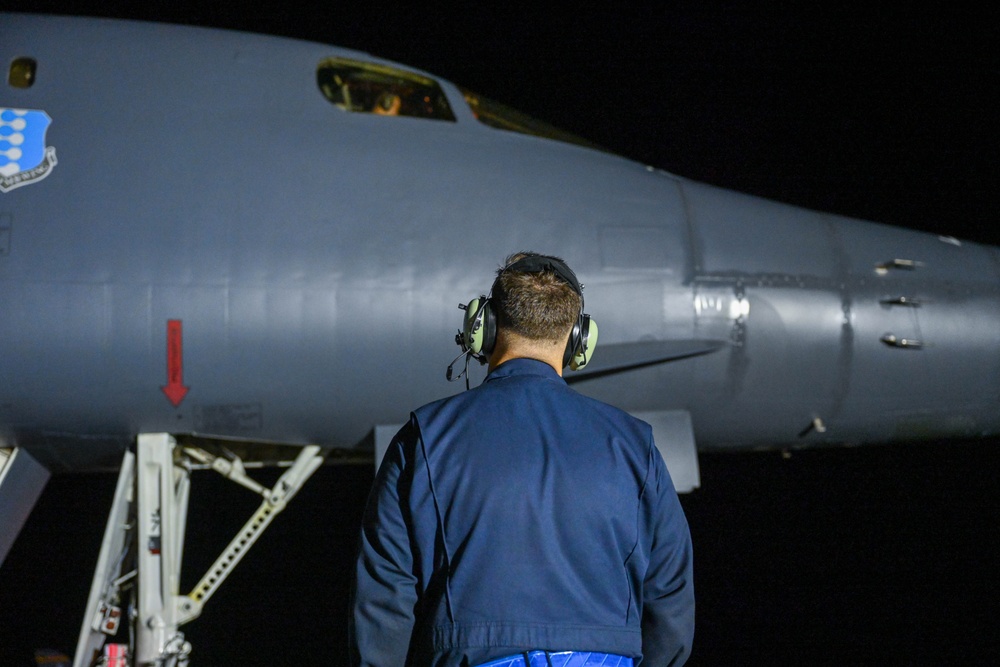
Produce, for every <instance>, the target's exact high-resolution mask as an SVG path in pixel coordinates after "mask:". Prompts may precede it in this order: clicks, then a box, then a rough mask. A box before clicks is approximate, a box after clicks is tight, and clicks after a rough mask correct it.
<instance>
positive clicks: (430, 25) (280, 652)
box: [0, 0, 1000, 665]
mask: <svg viewBox="0 0 1000 667" xmlns="http://www.w3.org/2000/svg"><path fill="white" fill-rule="evenodd" d="M339 4H340V3H332V2H331V3H323V4H320V3H313V4H311V5H308V6H297V5H289V6H288V7H287V8H283V9H278V8H277V5H272V6H265V5H260V8H258V9H247V8H243V7H240V6H238V5H235V4H234V3H190V2H156V3H137V2H125V1H119V2H115V1H108V2H103V3H101V4H100V8H99V9H97V8H95V7H96V4H95V3H93V1H92V0H91V2H83V1H81V2H68V1H64V2H59V1H57V0H53V1H50V2H45V1H38V2H25V1H21V0H7V2H5V3H4V7H5V9H10V10H16V11H32V12H40V11H42V12H49V13H66V14H74V13H76V14H79V13H82V14H88V15H103V16H114V17H122V18H140V19H148V20H161V21H169V22H174V23H188V24H196V25H205V26H214V27H225V28H235V29H243V30H251V31H255V32H265V33H271V34H279V35H285V36H290V37H297V38H303V39H309V40H313V41H319V42H325V43H330V44H337V45H341V46H346V47H350V48H355V49H359V50H362V51H367V52H369V53H373V54H376V55H379V56H382V57H386V58H390V59H393V60H396V61H398V62H401V63H404V64H407V65H411V66H413V67H417V68H420V69H424V70H427V71H430V72H433V73H435V74H438V75H440V76H442V77H443V78H446V79H449V80H452V81H454V82H456V83H458V84H460V85H462V86H464V87H467V88H470V89H472V90H475V91H477V92H480V93H482V94H483V95H486V96H488V97H491V98H493V99H496V100H498V101H501V102H503V103H506V104H508V105H509V106H512V107H514V108H517V109H520V110H522V111H524V112H526V113H528V114H530V115H533V116H536V117H538V118H540V119H543V120H546V121H549V122H551V123H553V124H554V125H557V126H559V127H562V128H565V129H567V130H570V131H573V132H575V133H577V134H579V135H582V136H584V137H586V138H588V139H590V140H592V141H594V142H595V143H598V144H600V145H603V146H605V147H607V148H609V149H611V150H614V151H616V152H619V153H621V154H623V155H625V156H627V157H631V158H633V159H635V160H638V161H640V162H643V163H648V164H651V165H654V166H656V167H659V168H663V169H665V170H667V171H670V172H672V173H676V174H678V175H681V176H685V177H688V178H692V179H695V180H700V181H705V182H708V183H712V184H715V185H719V186H723V187H727V188H732V189H736V190H740V191H744V192H749V193H751V194H756V195H761V196H765V197H769V198H773V199H777V200H781V201H785V202H789V203H793V204H798V205H802V206H806V207H810V208H815V209H820V210H824V211H830V212H834V213H840V214H845V215H850V216H856V217H859V218H864V219H869V220H876V221H879V222H885V223H889V224H894V225H900V226H906V227H912V228H916V229H921V230H926V231H931V232H934V233H939V234H945V235H952V236H956V237H959V238H962V239H968V240H973V241H979V242H984V243H993V244H996V243H1000V229H998V227H997V225H996V222H997V220H996V217H997V214H996V211H997V204H998V195H997V187H996V186H995V180H996V178H997V176H998V160H997V155H996V153H997V149H998V141H997V139H998V136H997V135H998V133H997V129H996V112H995V100H996V99H997V98H998V92H1000V90H998V88H1000V85H998V82H1000V77H998V76H997V74H996V73H997V71H998V65H1000V57H998V48H997V46H996V41H997V40H996V37H997V29H996V25H997V23H996V21H995V19H994V18H991V17H990V16H989V15H987V13H986V11H987V10H986V9H983V10H981V11H982V13H981V14H980V13H976V12H973V11H971V10H968V11H963V10H961V9H958V8H946V7H945V6H943V5H935V6H926V5H925V6H923V7H922V8H921V9H915V8H913V7H906V6H905V5H899V4H896V3H892V4H890V3H878V2H870V3H864V4H862V3H856V2H847V3H827V4H831V5H832V4H835V5H836V6H835V7H832V8H829V9H817V8H816V7H814V6H813V5H814V4H815V3H809V8H808V9H804V8H798V9H792V8H789V7H784V6H782V5H784V4H785V3H777V2H765V3H739V2H721V3H712V2H705V3H697V4H696V3H685V4H688V5H691V6H686V7H685V6H683V5H682V4H681V3H669V2H667V3H654V2H639V3H631V6H630V7H629V8H620V7H612V6H610V5H609V6H608V7H607V8H605V9H600V10H593V11H586V12H584V11H581V10H577V12H576V13H557V12H556V11H555V10H552V9H548V8H540V7H532V8H530V9H524V8H515V7H509V6H508V7H505V8H504V9H503V10H490V9H486V8H483V7H481V6H479V5H476V4H473V3H465V4H463V5H462V7H463V9H461V10H457V11H452V12H446V11H444V10H439V9H434V10H432V9H430V8H428V7H425V6H421V5H418V4H414V5H412V6H407V7H403V6H396V5H394V4H392V3H377V2H371V3H356V4H355V5H354V6H350V7H342V6H339ZM788 4H791V3H788ZM998 444H1000V442H998V441H986V442H984V441H974V442H931V443H918V444H899V445H891V446H881V447H872V448H843V449H831V450H822V451H796V452H793V453H791V454H790V455H787V456H785V455H782V453H781V452H755V453H738V454H707V455H703V456H702V459H701V464H702V485H703V488H702V489H700V490H699V491H697V492H695V493H694V494H691V495H689V496H685V497H684V498H683V503H684V507H685V510H686V511H687V513H688V519H689V522H690V523H691V528H692V533H693V535H694V540H695V550H696V558H697V561H696V577H697V579H696V586H697V590H698V595H699V603H698V604H699V607H698V634H697V637H696V646H695V651H694V655H693V657H692V659H691V661H690V663H689V664H692V665H738V664H751V663H752V664H758V663H763V664H779V665H803V664H809V665H813V664H864V665H868V664H871V665H876V664H878V665H882V664H907V665H930V664H959V663H960V664H997V662H998V660H1000V640H998V639H997V634H996V620H995V619H996V618H997V617H998V616H1000V614H998V612H1000V603H998V599H1000V583H998V582H1000V577H998V576H997V574H996V566H997V564H998V562H1000V561H998V557H997V553H998V547H1000V535H998V531H1000V528H998V519H1000V488H998V486H1000V485H998V484H997V482H996V481H995V477H996V473H995V471H996V470H997V467H998V466H997V463H998V457H997V453H996V451H995V448H996V446H997V445H998ZM317 477H318V479H317V480H315V483H313V484H310V485H307V487H306V488H305V489H304V490H303V491H302V493H301V494H300V495H299V496H298V497H297V498H296V500H295V502H294V503H293V505H292V507H291V508H290V509H289V510H288V511H287V512H286V514H284V515H282V516H281V517H279V518H278V520H277V521H276V523H275V525H274V527H273V528H272V529H271V530H269V531H268V533H267V534H265V535H264V537H263V538H262V540H261V543H260V544H259V545H258V546H257V547H255V552H253V553H251V554H250V555H249V556H248V557H247V559H246V560H245V561H244V563H243V564H241V566H240V568H238V570H237V572H236V573H235V574H234V575H233V576H232V577H231V578H230V580H229V581H227V583H226V585H225V586H224V587H223V590H222V591H220V592H219V593H218V594H217V596H216V597H215V598H214V599H213V600H212V601H211V604H210V607H209V609H208V610H206V613H205V615H204V616H203V617H202V618H201V619H199V620H197V621H195V622H194V623H192V624H191V625H190V626H188V627H187V628H185V632H186V633H187V635H188V638H189V639H190V640H191V641H192V643H194V647H195V652H194V654H193V664H194V665H223V664H239V665H272V664H275V665H286V664H309V665H312V664H324V665H325V664H333V665H339V664H346V661H345V660H344V655H343V653H344V651H343V647H344V642H345V634H346V633H345V628H344V618H345V613H346V611H345V609H346V591H347V584H348V577H349V574H348V572H349V570H348V568H349V567H350V558H351V555H352V552H353V548H354V543H355V539H356V538H355V533H356V530H357V523H358V520H359V515H360V511H361V505H362V503H363V500H364V497H365V495H366V492H367V486H368V484H370V482H371V477H372V471H371V470H369V469H368V468H367V467H348V468H335V467H330V468H325V469H323V470H322V471H320V473H318V474H317ZM199 484H203V486H201V487H200V488H199ZM113 485H114V477H113V476H109V475H89V476H75V477H57V478H55V479H54V480H53V481H52V482H50V486H49V489H48V490H47V492H46V493H45V495H44V496H43V498H42V501H41V502H40V505H39V507H38V511H37V513H36V516H35V517H34V518H33V520H32V522H31V523H30V524H29V526H28V527H27V528H26V529H25V536H24V539H22V540H21V542H20V543H19V544H18V545H16V546H15V549H14V551H13V552H12V554H11V556H10V558H9V559H8V563H7V564H5V565H4V567H3V568H2V569H0V591H2V593H0V664H3V665H29V664H32V653H31V651H32V650H33V649H34V648H36V647H52V648H57V649H60V650H63V651H65V652H67V653H70V652H72V650H73V648H74V646H75V641H76V632H77V629H78V627H79V622H80V620H81V619H80V617H81V615H82V611H83V606H84V603H85V601H86V592H87V588H88V586H89V582H90V577H91V576H92V571H91V570H92V567H93V563H94V560H96V555H97V549H98V545H99V543H100V537H101V532H102V530H103V522H104V517H105V513H106V511H107V504H108V503H109V502H110V497H111V492H112V490H113ZM229 486H232V485H229ZM202 489H203V490H202ZM246 495H248V494H247V493H246V492H245V491H242V490H240V489H232V490H231V489H229V488H228V487H227V485H226V484H224V483H222V482H217V481H215V480H213V479H211V476H210V475H207V474H206V476H205V477H204V479H201V478H197V477H196V479H195V491H194V496H193V498H192V519H191V521H190V523H189V538H188V539H189V544H190V545H191V552H189V555H188V558H187V560H186V561H185V563H186V565H187V566H188V567H187V570H188V571H190V572H191V574H190V576H191V577H193V578H194V579H196V578H197V575H198V574H199V570H203V569H204V568H205V567H207V566H208V564H209V563H210V562H211V561H212V560H213V559H214V556H215V555H216V552H217V551H218V550H219V549H221V547H222V545H223V544H224V543H225V541H227V540H228V535H231V534H232V532H234V531H235V530H236V528H237V527H238V526H239V525H240V524H242V521H243V520H244V519H245V518H246V517H247V516H249V513H250V512H252V509H253V507H254V506H255V504H256V501H255V500H253V499H252V498H250V499H249V504H246V503H243V504H240V501H243V500H244V499H245V496H246ZM230 499H232V500H230ZM228 506H233V508H234V509H233V512H234V513H235V517H234V518H232V519H231V520H230V523H227V524H225V525H226V526H229V527H228V528H227V527H221V528H220V530H222V531H224V532H225V533H226V534H227V535H226V537H225V538H223V539H222V544H215V543H213V544H211V545H208V546H204V547H201V548H199V547H197V546H195V542H196V541H197V540H200V539H202V538H204V539H210V537H209V536H208V535H207V533H208V527H207V524H208V520H205V521H202V520H201V518H202V517H206V516H209V515H211V520H212V521H217V520H219V519H218V517H217V516H216V515H217V514H218V508H219V507H228ZM71 511H72V512H73V514H72V515H70V514H69V513H70V512H71ZM196 517H197V518H196ZM27 544H30V545H33V546H32V549H33V551H32V552H30V553H29V551H28V547H27V546H25V545H27ZM39 560H46V561H49V562H51V565H50V567H49V570H48V575H47V576H46V578H45V580H43V581H39V582H34V583H31V584H30V585H28V584H29V582H24V581H15V582H14V583H16V584H17V588H16V590H12V580H18V579H19V578H20V577H19V576H18V573H17V572H15V570H18V569H19V568H27V567H28V565H29V564H35V563H37V562H38V561H39ZM32 571H33V572H37V571H38V568H37V567H32ZM190 583H192V584H193V583H194V582H193V581H192V582H190Z"/></svg>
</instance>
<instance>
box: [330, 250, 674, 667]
mask: <svg viewBox="0 0 1000 667" xmlns="http://www.w3.org/2000/svg"><path fill="white" fill-rule="evenodd" d="M591 329H594V332H593V333H591ZM462 341H463V347H465V348H466V349H467V350H468V351H469V352H470V353H472V354H474V355H478V354H482V355H485V358H486V359H488V361H489V374H488V376H487V378H486V380H485V381H484V382H483V384H482V385H481V386H479V387H477V388H475V389H472V390H471V391H466V392H465V393H462V394H459V395H457V396H453V397H450V398H446V399H443V400H440V401H437V402H434V403H431V404H429V405H425V406H424V407H422V408H419V409H418V410H416V411H415V412H413V413H412V414H411V416H410V421H409V423H408V424H407V425H405V426H404V427H403V428H402V429H401V430H400V431H399V433H398V434H397V435H396V436H395V438H394V439H393V441H392V443H391V445H390V447H389V449H388V451H387V452H386V455H385V459H384V461H383V462H382V465H381V467H380V468H379V471H378V475H377V476H376V480H375V485H374V487H373V489H372V492H371V495H370V497H369V499H368V506H367V508H366V510H365V516H364V522H363V527H362V534H361V548H360V554H359V557H358V562H357V571H356V587H355V597H354V600H353V605H352V609H351V628H350V630H351V633H350V634H351V653H352V656H351V657H352V660H353V662H354V664H360V665H372V666H375V667H402V666H403V665H421V666H422V665H435V666H438V665H441V666H444V665H454V666H463V667H475V666H479V665H490V666H495V667H583V666H588V667H589V666H591V665H594V666H596V665H605V666H607V667H616V666H620V667H631V666H632V665H635V664H638V663H639V662H640V661H641V663H642V665H643V667H646V665H655V666H659V665H681V664H683V663H684V662H685V661H686V660H687V658H688V655H689V654H690V651H691V642H692V638H693V635H694V588H693V581H692V551H691V537H690V533H689V531H688V525H687V520H686V519H685V517H684V513H683V511H682V509H681V506H680V503H679V502H678V499H677V494H676V492H675V491H674V487H673V484H672V482H671V480H670V476H669V475H668V473H667V469H666V466H665V465H664V463H663V459H662V457H661V456H660V454H659V452H658V451H657V449H656V447H655V445H654V443H653V435H652V429H651V428H650V426H649V425H648V424H646V423H645V422H642V421H640V420H638V419H635V418H634V417H631V416H630V415H628V414H626V413H625V412H622V411H621V410H618V409H617V408H614V407H611V406H610V405H607V404H604V403H601V402H599V401H595V400H593V399H590V398H587V397H585V396H582V395H580V394H578V393H576V392H575V391H573V390H572V389H570V388H569V387H568V386H567V384H566V382H565V381H564V380H563V379H562V370H563V368H564V367H566V366H567V365H569V366H572V367H580V366H582V365H583V364H585V363H586V361H587V360H588V359H589V356H590V355H591V354H592V352H593V346H594V345H595V344H596V326H595V325H593V324H592V323H591V321H590V317H589V316H588V315H586V314H584V312H583V291H582V286H581V285H580V283H579V282H578V281H577V278H576V276H575V275H574V274H573V272H572V271H571V270H570V269H569V267H568V266H566V264H565V263H564V262H563V261H562V260H560V259H559V258H557V257H550V256H544V255H537V254H534V253H520V254H517V255H513V256H511V257H510V258H508V261H507V263H506V265H505V266H504V267H503V268H501V269H500V270H499V271H498V275H497V278H496V281H495V282H494V283H493V287H492V289H491V292H490V295H489V296H487V297H483V298H481V299H479V300H474V301H473V302H472V303H470V304H469V307H468V310H467V314H466V327H465V332H464V334H463V338H462Z"/></svg>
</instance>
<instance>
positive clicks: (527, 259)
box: [491, 254, 583, 298]
mask: <svg viewBox="0 0 1000 667" xmlns="http://www.w3.org/2000/svg"><path fill="white" fill-rule="evenodd" d="M508 271H511V272H514V273H541V272H543V271H551V272H552V273H554V274H556V275H557V276H559V278H561V279H562V281H563V282H564V283H566V284H567V285H569V286H570V287H571V288H572V289H573V291H574V292H576V293H577V295H578V296H580V297H581V298H582V297H583V286H582V285H580V281H579V280H577V278H576V274H575V273H573V270H572V269H570V268H569V267H568V266H566V263H565V262H563V261H562V260H560V259H559V258H557V257H550V256H548V255H534V254H530V255H525V256H524V257H522V258H520V259H518V260H516V261H514V262H511V263H510V264H508V265H507V266H505V267H504V268H503V270H501V271H500V276H502V275H503V274H505V273H507V272H508ZM500 276H497V281H499V280H500ZM497 281H494V287H495V286H496V282H497ZM491 291H492V290H491Z"/></svg>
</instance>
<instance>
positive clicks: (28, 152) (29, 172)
mask: <svg viewBox="0 0 1000 667" xmlns="http://www.w3.org/2000/svg"><path fill="white" fill-rule="evenodd" d="M51 122H52V119H51V118H49V115H48V114H47V113H45V112H44V111H36V110H34V109H7V108H4V107H0V192H10V191H11V190H13V189H14V188H19V187H21V186H22V185H28V184H29V183H34V182H35V181H40V180H42V179H43V178H45V177H46V176H48V175H49V172H51V171H52V168H53V167H55V166H56V164H57V162H56V149H55V148H53V147H52V146H46V145H45V131H46V130H48V129H49V124H50V123H51Z"/></svg>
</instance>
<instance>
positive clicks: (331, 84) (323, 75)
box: [316, 58, 455, 121]
mask: <svg viewBox="0 0 1000 667" xmlns="http://www.w3.org/2000/svg"><path fill="white" fill-rule="evenodd" d="M316 83H317V84H318V85H319V89H320V90H321V91H322V92H323V95H324V96H325V97H326V99H328V100H330V101H331V102H332V103H333V104H335V105H337V106H338V107H340V108H341V109H343V110H344V111H352V112H355V113H371V114H376V115H379V116H413V117H416V118H432V119H435V120H450V121H454V120H455V114H453V113H452V111H451V106H450V105H449V104H448V98H447V97H445V94H444V92H443V91H442V90H441V86H439V85H438V83H437V82H436V81H434V80H433V79H429V78H427V77H425V76H421V75H419V74H414V73H413V72H407V71H404V70H400V69H396V68H395V67H388V66H386V65H376V64H374V63H366V62H361V61H358V60H348V59H346V58H328V59H327V60H324V61H323V62H321V63H320V64H319V68H318V69H317V70H316Z"/></svg>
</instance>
